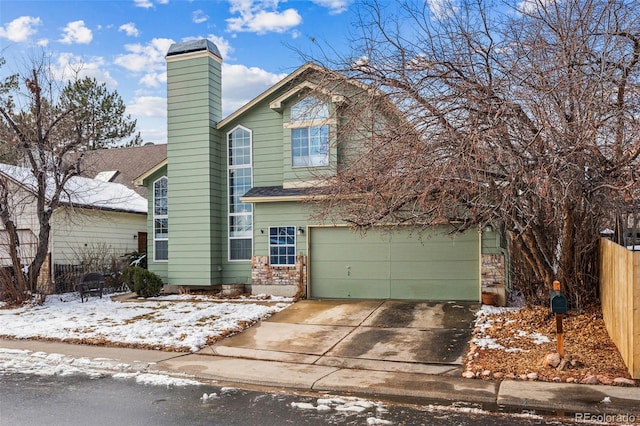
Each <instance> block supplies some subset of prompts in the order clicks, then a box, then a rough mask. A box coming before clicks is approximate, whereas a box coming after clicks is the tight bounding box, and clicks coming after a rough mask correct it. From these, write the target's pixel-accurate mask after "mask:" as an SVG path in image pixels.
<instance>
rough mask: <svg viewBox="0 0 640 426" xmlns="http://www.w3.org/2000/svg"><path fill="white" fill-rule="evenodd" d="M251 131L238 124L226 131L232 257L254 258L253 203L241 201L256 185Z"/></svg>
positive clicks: (230, 249) (230, 251)
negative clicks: (254, 182)
mask: <svg viewBox="0 0 640 426" xmlns="http://www.w3.org/2000/svg"><path fill="white" fill-rule="evenodd" d="M251 138H252V134H251V131H250V130H248V129H246V128H244V127H236V128H235V129H234V130H232V131H231V132H229V133H228V134H227V152H228V157H227V158H228V162H227V181H228V185H227V186H228V188H229V194H228V203H227V204H228V218H229V260H251V256H252V253H253V205H252V204H250V203H243V202H242V201H240V197H242V196H243V195H244V194H245V193H246V192H247V191H248V190H250V189H251V185H252V184H253V167H252V159H251Z"/></svg>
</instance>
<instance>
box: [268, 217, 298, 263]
mask: <svg viewBox="0 0 640 426" xmlns="http://www.w3.org/2000/svg"><path fill="white" fill-rule="evenodd" d="M295 236H296V228H295V227H294V226H274V227H270V228H269V263H270V264H271V265H289V266H291V265H295V263H296V258H295V254H296V238H295Z"/></svg>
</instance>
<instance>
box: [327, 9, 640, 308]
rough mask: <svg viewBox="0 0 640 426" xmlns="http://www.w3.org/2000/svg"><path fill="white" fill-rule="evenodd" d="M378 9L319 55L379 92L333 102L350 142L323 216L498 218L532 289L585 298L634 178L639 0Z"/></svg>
mask: <svg viewBox="0 0 640 426" xmlns="http://www.w3.org/2000/svg"><path fill="white" fill-rule="evenodd" d="M435 4H437V5H438V7H437V8H436V7H435V6H434V5H435ZM429 5H431V9H430V8H429ZM386 6H388V3H386V2H382V3H379V2H377V1H369V2H365V3H363V4H361V13H360V17H361V22H360V23H359V25H357V26H356V27H357V28H358V29H359V30H361V31H362V32H361V34H360V35H359V36H358V37H357V39H356V40H355V42H356V44H355V45H354V52H356V53H355V54H354V55H353V56H350V57H345V58H341V59H340V60H338V61H335V60H334V61H333V62H332V64H331V68H334V69H336V70H338V71H340V72H341V73H343V74H346V75H348V76H349V77H351V78H352V79H354V80H357V81H361V82H363V83H366V84H367V85H368V87H369V88H370V89H369V90H368V92H366V93H364V92H363V93H362V94H361V96H362V97H363V98H370V97H371V96H376V97H379V94H380V93H382V94H384V95H385V96H387V97H388V98H389V99H390V100H391V102H390V103H380V102H378V101H376V100H372V99H369V100H368V101H367V102H355V103H356V104H357V105H358V106H359V108H355V111H356V113H355V114H350V113H349V112H348V111H349V110H348V109H344V110H343V111H339V114H341V120H342V122H341V124H342V126H343V128H342V130H341V132H342V133H343V136H342V140H353V139H354V138H358V139H359V140H361V141H362V142H363V143H362V144H361V148H360V149H359V150H358V151H356V152H350V153H349V154H348V156H349V158H350V159H351V161H349V162H348V166H345V167H344V168H343V169H342V170H340V171H339V173H338V174H337V175H336V177H335V178H333V179H332V180H331V181H330V182H329V183H330V186H328V189H327V191H329V192H330V193H331V194H332V197H329V198H328V200H329V202H328V204H327V198H325V199H324V200H323V203H325V204H324V207H325V209H324V210H322V212H321V214H322V215H324V216H325V218H326V217H328V216H329V215H331V214H333V215H336V216H337V217H339V218H340V219H342V220H344V219H346V220H347V221H348V222H350V223H351V224H353V226H355V227H358V228H361V229H366V228H368V227H371V226H373V225H377V224H388V223H395V224H399V223H405V224H414V225H419V226H421V227H423V229H427V227H429V226H431V225H433V224H434V223H441V222H442V221H448V222H451V223H457V224H458V226H457V229H456V230H457V231H464V230H466V229H469V228H471V227H477V226H484V225H486V224H493V225H494V226H502V227H503V229H504V231H505V233H507V234H508V235H509V237H510V241H511V243H512V250H511V254H512V256H513V264H514V266H515V267H516V270H515V277H514V284H515V285H516V287H517V288H520V289H522V290H523V291H525V293H527V294H528V295H529V296H531V300H535V299H537V300H538V301H542V300H545V299H542V297H543V296H544V295H545V293H546V292H545V290H544V289H545V288H548V286H549V284H550V283H551V282H552V281H553V280H554V279H558V280H560V281H561V282H562V284H563V286H564V289H565V290H566V291H567V294H568V297H569V300H570V303H571V304H572V305H573V306H576V307H580V306H583V305H584V304H586V303H589V302H592V301H594V300H595V299H596V298H597V297H598V292H597V290H598V281H597V279H598V277H597V270H596V266H595V265H596V262H595V260H596V255H597V244H598V238H599V231H600V230H602V229H603V227H604V226H605V225H607V224H610V223H611V222H610V220H611V217H612V212H613V211H615V209H616V208H617V207H618V206H620V205H624V204H625V203H629V202H632V201H633V200H634V199H635V196H636V194H637V191H638V172H637V166H638V164H637V163H638V153H639V152H640V151H639V150H640V126H639V124H640V123H639V120H640V111H639V109H640V102H639V101H640V99H639V94H640V86H639V83H640V81H639V71H640V69H639V66H638V65H639V64H638V59H639V57H640V4H639V3H638V2H637V1H616V0H610V1H607V0H563V1H554V0H551V1H549V0H525V1H523V2H521V3H520V4H519V6H518V8H517V9H516V8H514V7H512V6H509V5H507V4H498V3H494V2H492V1H483V0H475V1H473V0H460V1H455V2H454V1H451V2H449V1H440V2H424V1H416V2H412V1H411V0H408V1H403V2H402V3H401V4H400V5H399V7H398V8H397V9H396V12H395V13H396V15H392V14H390V13H389V11H388V10H386V9H385V8H386ZM373 93H376V94H373ZM352 99H356V97H353V98H352ZM352 106H353V105H352ZM366 108H368V111H367V112H363V111H364V110H365V109H366ZM374 108H375V109H374ZM376 109H377V110H376ZM380 116H384V117H399V119H392V120H388V119H387V120H372V119H371V118H372V117H380ZM372 123H375V124H372ZM363 128H364V129H367V131H365V132H363V130H362V129H363ZM349 133H350V134H352V135H356V133H357V136H351V137H345V136H346V135H348V134H349ZM345 146H346V145H345ZM345 149H346V148H345Z"/></svg>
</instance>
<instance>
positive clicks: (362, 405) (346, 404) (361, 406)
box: [291, 397, 391, 424]
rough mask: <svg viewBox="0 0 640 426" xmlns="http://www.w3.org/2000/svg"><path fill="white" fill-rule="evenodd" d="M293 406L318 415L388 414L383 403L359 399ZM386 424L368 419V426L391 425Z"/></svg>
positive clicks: (328, 398) (320, 400)
mask: <svg viewBox="0 0 640 426" xmlns="http://www.w3.org/2000/svg"><path fill="white" fill-rule="evenodd" d="M291 406H292V407H293V408H297V409H299V410H315V411H317V412H318V413H329V412H335V413H345V414H349V413H355V414H357V413H364V412H375V413H376V415H380V414H384V413H386V412H387V410H386V408H385V406H384V405H382V403H380V402H374V401H369V400H366V399H362V398H357V397H325V398H318V399H317V400H316V403H315V404H314V403H312V402H292V403H291ZM370 419H371V420H370ZM370 421H379V422H380V423H370ZM385 422H387V420H382V419H379V418H377V417H369V419H367V424H391V423H385Z"/></svg>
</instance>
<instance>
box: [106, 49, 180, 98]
mask: <svg viewBox="0 0 640 426" xmlns="http://www.w3.org/2000/svg"><path fill="white" fill-rule="evenodd" d="M173 42H174V41H173V40H171V39H169V38H154V39H153V40H151V41H150V42H149V43H147V44H146V45H143V44H140V43H135V44H127V45H125V46H124V48H125V50H127V51H128V52H129V53H127V54H125V55H119V56H117V57H116V58H115V60H114V62H115V64H116V65H119V66H121V67H123V68H125V69H127V70H129V71H132V72H135V73H144V75H143V77H142V78H141V79H140V83H141V84H143V85H145V86H148V87H157V86H158V85H160V84H161V83H163V82H165V81H166V75H165V74H164V73H165V59H164V57H165V55H166V54H167V51H168V50H169V47H170V46H171V44H172V43H173Z"/></svg>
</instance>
